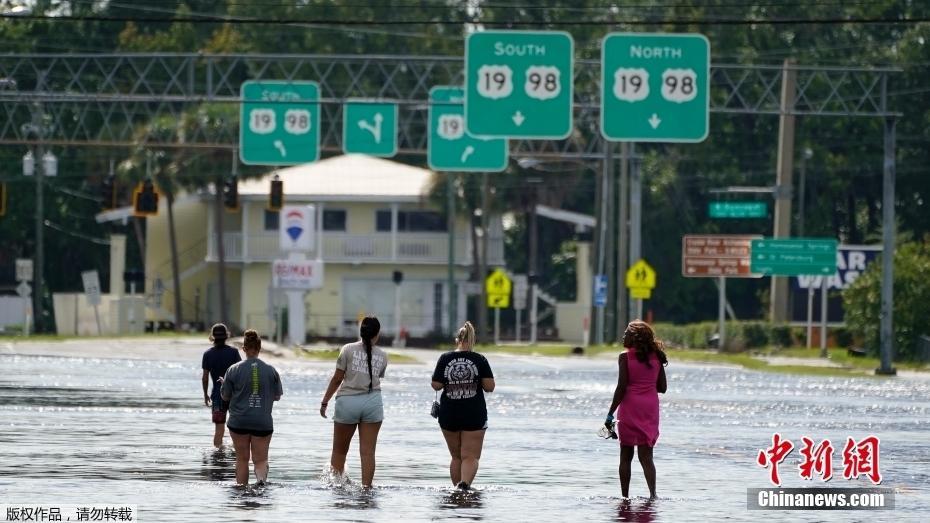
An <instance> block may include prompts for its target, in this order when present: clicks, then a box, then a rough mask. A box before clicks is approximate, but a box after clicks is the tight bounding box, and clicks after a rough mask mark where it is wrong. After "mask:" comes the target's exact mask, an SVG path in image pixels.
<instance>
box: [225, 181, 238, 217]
mask: <svg viewBox="0 0 930 523" xmlns="http://www.w3.org/2000/svg"><path fill="white" fill-rule="evenodd" d="M223 207H226V210H228V211H231V212H235V211H238V210H239V181H238V180H237V179H236V177H235V176H230V177H229V178H226V181H224V182H223Z"/></svg>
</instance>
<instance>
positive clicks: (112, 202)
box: [100, 174, 116, 211]
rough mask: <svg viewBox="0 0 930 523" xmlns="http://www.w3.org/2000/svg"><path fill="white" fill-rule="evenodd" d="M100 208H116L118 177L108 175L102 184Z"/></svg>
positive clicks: (106, 209)
mask: <svg viewBox="0 0 930 523" xmlns="http://www.w3.org/2000/svg"><path fill="white" fill-rule="evenodd" d="M100 200H101V202H100V210H101V211H109V210H110V209H115V208H116V177H115V176H113V175H112V174H111V175H108V176H107V177H106V178H104V179H103V183H101V184H100Z"/></svg>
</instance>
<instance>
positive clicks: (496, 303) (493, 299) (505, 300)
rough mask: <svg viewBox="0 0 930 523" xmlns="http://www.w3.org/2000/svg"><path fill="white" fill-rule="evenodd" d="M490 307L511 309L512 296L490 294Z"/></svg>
mask: <svg viewBox="0 0 930 523" xmlns="http://www.w3.org/2000/svg"><path fill="white" fill-rule="evenodd" d="M488 307H490V308H492V309H506V308H508V307H510V295H509V294H488Z"/></svg>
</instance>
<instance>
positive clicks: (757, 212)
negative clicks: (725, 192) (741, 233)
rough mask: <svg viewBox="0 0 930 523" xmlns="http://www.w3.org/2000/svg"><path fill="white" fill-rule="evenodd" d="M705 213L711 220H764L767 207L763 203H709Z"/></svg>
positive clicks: (767, 210) (767, 212) (767, 211)
mask: <svg viewBox="0 0 930 523" xmlns="http://www.w3.org/2000/svg"><path fill="white" fill-rule="evenodd" d="M707 213H708V214H709V215H710V217H711V218H765V217H767V216H768V215H769V206H768V204H767V203H765V202H710V203H709V204H707Z"/></svg>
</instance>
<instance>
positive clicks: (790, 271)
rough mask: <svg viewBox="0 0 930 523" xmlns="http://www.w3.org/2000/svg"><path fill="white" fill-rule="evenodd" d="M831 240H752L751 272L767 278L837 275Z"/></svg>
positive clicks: (833, 247) (833, 244)
mask: <svg viewBox="0 0 930 523" xmlns="http://www.w3.org/2000/svg"><path fill="white" fill-rule="evenodd" d="M836 249H837V241H836V240H835V239H833V238H784V239H776V238H763V239H761V240H752V245H751V248H750V256H751V261H750V264H749V265H750V272H754V273H757V274H764V275H767V276H805V275H809V276H816V275H823V274H834V273H836Z"/></svg>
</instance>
